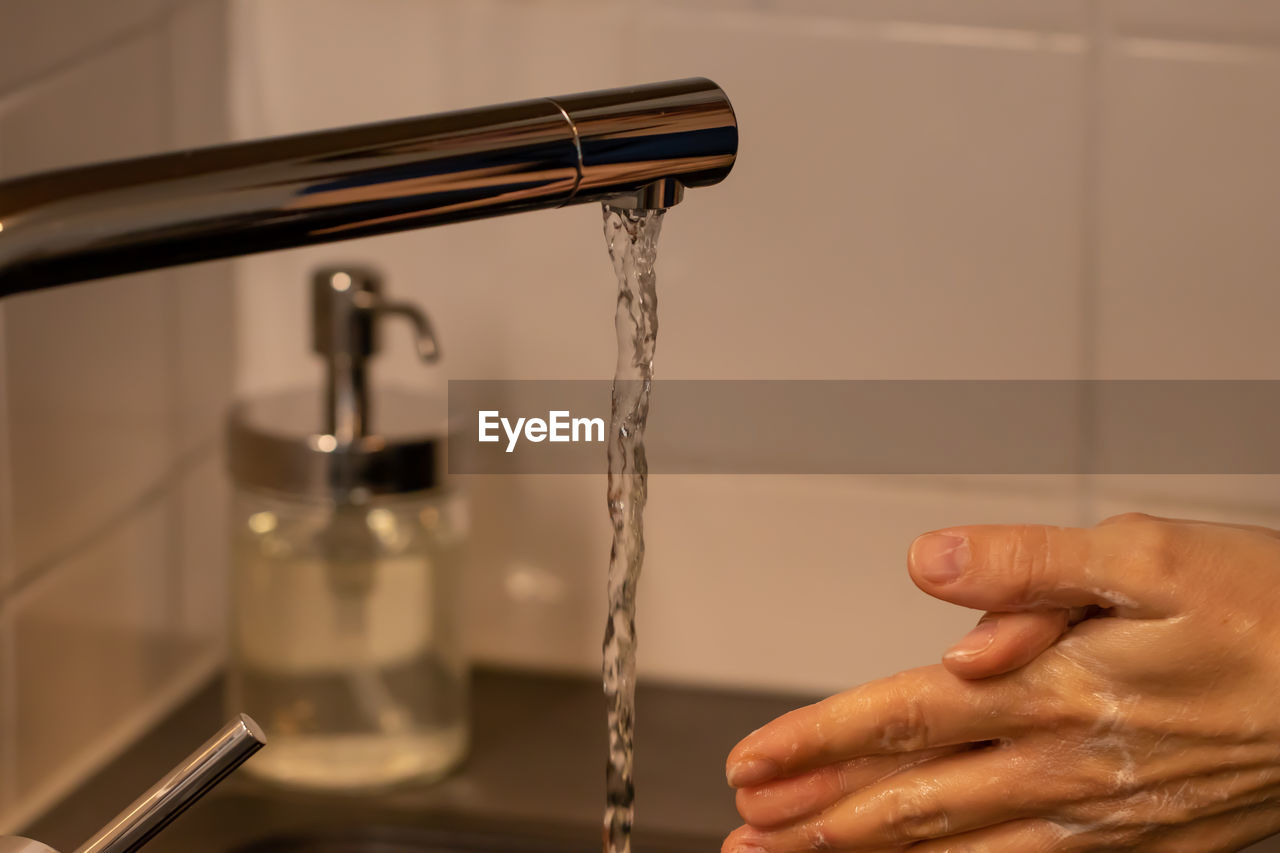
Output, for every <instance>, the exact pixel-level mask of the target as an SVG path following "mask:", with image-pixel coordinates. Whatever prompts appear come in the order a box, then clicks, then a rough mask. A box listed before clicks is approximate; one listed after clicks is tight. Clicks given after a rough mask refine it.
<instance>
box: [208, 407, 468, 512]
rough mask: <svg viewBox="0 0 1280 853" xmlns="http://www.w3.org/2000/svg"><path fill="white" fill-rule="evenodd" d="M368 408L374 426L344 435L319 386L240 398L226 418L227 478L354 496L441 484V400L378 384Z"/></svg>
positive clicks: (282, 489) (329, 496) (311, 493)
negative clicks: (331, 427) (336, 431)
mask: <svg viewBox="0 0 1280 853" xmlns="http://www.w3.org/2000/svg"><path fill="white" fill-rule="evenodd" d="M369 414H370V415H371V416H372V421H373V427H374V430H375V431H374V432H372V433H370V434H366V435H362V436H359V437H357V438H354V439H352V440H351V441H349V442H346V443H342V442H339V441H338V439H337V438H335V437H334V435H333V434H332V433H330V432H328V431H326V429H325V427H324V424H325V418H326V414H325V396H324V395H323V394H321V393H317V392H314V391H295V392H287V393H283V394H273V395H271V396H268V397H261V398H257V399H253V400H246V401H244V402H241V403H239V404H237V405H236V406H235V407H234V408H233V409H232V411H231V417H230V419H229V423H228V426H227V439H228V444H227V450H228V462H229V465H230V468H231V476H232V479H233V480H234V481H235V482H236V483H238V484H240V485H245V486H250V487H253V488H258V489H264V490H267V491H271V492H278V493H280V494H283V495H291V496H298V497H306V498H313V499H317V500H340V501H344V502H355V503H358V502H360V501H362V500H364V499H366V498H368V497H371V496H374V495H392V494H403V493H406V492H419V491H425V490H428V489H435V488H439V487H440V486H441V485H443V483H444V472H445V453H446V451H447V444H448V437H447V432H448V430H447V426H446V423H447V412H446V411H445V407H444V405H443V404H442V403H441V402H439V401H435V400H432V399H430V398H425V397H420V396H417V395H412V394H406V393H402V392H395V391H386V392H378V393H375V394H373V397H372V399H371V400H370V401H369Z"/></svg>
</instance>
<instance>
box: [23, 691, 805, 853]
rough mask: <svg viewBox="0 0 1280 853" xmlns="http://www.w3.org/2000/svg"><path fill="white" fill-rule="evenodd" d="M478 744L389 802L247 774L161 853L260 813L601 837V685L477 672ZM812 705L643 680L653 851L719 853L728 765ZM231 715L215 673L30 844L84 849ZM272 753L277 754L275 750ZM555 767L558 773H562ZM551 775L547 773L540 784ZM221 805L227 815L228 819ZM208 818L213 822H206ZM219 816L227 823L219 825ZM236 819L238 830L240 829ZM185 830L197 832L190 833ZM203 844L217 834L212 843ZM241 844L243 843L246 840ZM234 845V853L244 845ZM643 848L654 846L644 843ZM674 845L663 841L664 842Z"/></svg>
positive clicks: (642, 820)
mask: <svg viewBox="0 0 1280 853" xmlns="http://www.w3.org/2000/svg"><path fill="white" fill-rule="evenodd" d="M473 695H474V700H473V728H474V738H475V744H474V747H473V751H472V755H471V756H470V758H469V760H468V762H467V763H466V764H465V765H464V766H463V767H462V768H461V769H460V770H459V771H458V772H457V773H456V774H455V775H454V776H451V777H450V778H448V779H446V780H444V781H443V782H441V783H438V784H437V785H435V786H430V787H424V788H421V789H414V788H406V789H401V790H394V791H391V792H388V793H386V794H384V795H373V796H360V797H343V796H340V795H313V794H308V793H296V792H287V791H280V790H279V789H275V788H271V787H269V786H266V785H264V784H262V783H259V782H256V781H255V780H253V779H251V778H246V774H244V773H237V774H235V775H234V776H233V777H232V778H231V779H229V780H228V781H227V782H225V783H223V785H222V786H220V788H219V789H218V790H217V791H215V792H214V793H213V794H211V795H209V796H208V797H206V798H205V800H204V801H202V802H201V803H200V804H198V805H197V806H195V807H194V808H193V809H192V810H191V812H190V814H191V817H190V818H188V817H186V816H184V817H181V818H179V819H178V821H176V822H175V823H174V825H173V826H172V827H171V828H170V829H168V830H166V831H165V833H162V835H161V836H159V838H157V840H156V841H155V842H153V843H152V844H151V845H149V846H148V850H152V849H154V850H157V851H161V850H164V849H167V848H169V847H170V846H171V844H172V846H173V849H175V850H178V849H181V850H187V851H191V853H197V849H198V848H199V849H208V850H223V849H226V848H227V845H228V844H231V843H232V842H231V840H230V835H228V840H227V841H225V842H222V843H219V842H217V841H215V840H211V841H209V843H208V845H207V846H205V847H203V848H201V847H200V845H199V844H196V843H195V842H193V840H192V839H191V838H186V837H184V832H185V833H186V834H191V833H199V832H203V833H205V834H208V831H207V826H209V825H211V821H212V823H214V824H216V823H218V822H219V821H220V822H221V823H226V822H227V818H226V812H227V811H228V810H231V813H232V814H233V815H237V814H239V812H238V811H237V808H240V807H242V806H243V804H246V803H252V805H253V808H252V809H251V810H252V811H253V812H254V813H255V814H257V813H258V812H263V813H265V814H266V815H267V816H266V817H261V818H255V819H257V820H258V824H256V825H257V826H260V827H263V828H266V827H269V826H271V827H273V825H272V821H273V820H275V816H276V815H278V816H279V818H280V819H279V821H278V823H279V824H280V826H281V827H287V826H288V825H289V819H288V818H289V817H290V816H292V819H293V821H294V823H295V824H296V823H297V816H298V814H299V813H304V810H307V809H310V811H311V813H315V814H322V813H324V814H327V813H329V812H341V811H343V810H344V809H346V810H347V811H351V812H352V813H360V814H364V813H367V814H368V815H369V821H368V822H369V823H371V824H372V823H385V822H387V821H388V820H390V821H391V822H396V823H399V822H404V823H421V822H424V821H428V820H431V821H434V822H436V823H439V821H444V822H445V823H448V822H449V821H450V820H451V819H452V818H453V817H456V818H458V819H459V820H460V821H462V822H464V823H465V822H466V821H467V820H471V821H473V822H476V821H478V822H481V823H483V824H485V825H489V824H496V825H502V824H504V823H509V824H511V825H512V826H519V827H526V828H527V827H533V826H537V825H539V824H542V825H545V826H546V827H547V828H548V831H549V832H551V834H552V835H554V834H555V831H556V828H557V827H560V828H564V827H583V826H590V827H592V828H593V830H592V831H598V826H599V815H600V814H601V812H602V809H603V804H604V782H603V776H604V773H603V770H604V764H605V757H606V752H605V730H604V699H603V696H602V695H601V693H600V686H599V680H598V678H595V677H592V676H588V675H583V674H572V673H565V672H546V671H537V670H523V669H498V668H493V667H477V668H475V670H474V671H473ZM812 699H813V697H812V696H803V695H794V694H779V693H769V692H764V691H754V690H731V689H723V688H703V687H695V686H691V685H688V684H672V683H663V682H652V681H648V680H642V681H641V683H640V685H639V687H638V689H637V729H636V744H637V746H636V749H637V752H636V767H637V769H636V774H637V821H636V832H637V841H638V844H639V842H640V841H641V840H642V839H644V838H646V837H647V836H648V837H654V838H657V837H663V838H667V839H683V840H684V841H683V843H675V842H673V843H672V844H671V845H668V846H670V847H671V849H700V848H701V849H706V847H705V845H706V844H708V843H711V842H712V841H715V842H716V843H717V844H718V840H719V839H720V838H722V837H723V835H724V833H725V832H726V831H727V830H728V829H730V828H732V827H733V826H734V825H736V824H737V817H736V814H734V811H733V807H732V792H731V791H730V789H729V788H728V786H727V785H726V784H725V782H724V779H723V761H724V756H725V755H726V754H727V752H728V750H729V748H731V747H732V745H733V743H735V742H736V741H737V740H738V739H739V738H741V737H742V736H743V735H745V734H747V733H748V732H750V731H751V730H752V729H754V728H756V727H758V726H759V725H761V724H763V723H764V722H766V721H768V720H769V719H772V718H773V717H775V716H777V715H778V714H780V713H783V712H785V711H786V710H789V709H790V708H794V707H796V706H797V705H801V704H805V703H807V702H809V701H812ZM223 717H224V711H223V700H222V680H221V677H215V678H214V679H213V680H211V681H209V682H208V683H206V684H205V685H204V686H203V687H202V688H200V689H199V690H197V691H196V692H195V693H194V694H193V695H192V696H191V697H190V698H189V699H188V700H187V701H185V702H183V703H182V704H181V705H179V706H178V707H177V708H176V709H175V710H174V711H173V712H172V713H170V714H169V715H168V716H167V717H165V718H164V719H163V720H162V721H161V722H160V723H159V724H158V725H157V726H156V727H155V728H154V729H152V730H151V732H150V733H149V734H148V735H147V736H146V737H144V738H143V739H142V740H141V741H139V742H138V743H136V744H134V745H133V746H131V747H130V748H128V749H127V750H125V752H124V753H123V754H121V755H120V756H119V757H118V758H117V759H115V760H114V761H112V762H111V763H110V764H108V765H107V766H106V767H104V768H103V769H102V770H101V771H100V772H98V773H97V774H95V775H94V776H93V777H91V778H90V779H88V780H86V781H85V782H84V783H82V784H81V785H80V786H79V787H78V788H76V790H75V791H74V792H73V793H71V794H70V795H69V796H68V797H66V798H65V799H64V800H63V801H62V802H60V803H59V804H57V805H56V806H54V807H53V808H52V809H50V810H49V811H48V812H46V813H45V814H44V815H42V816H41V817H39V818H38V819H36V820H35V821H33V822H32V823H31V824H30V825H29V826H27V827H26V828H25V830H23V834H24V835H27V836H29V837H31V838H35V839H38V840H40V841H43V842H44V843H46V844H50V845H51V846H53V847H54V848H55V849H61V850H73V849H75V848H77V847H78V846H79V845H80V844H81V843H82V842H83V841H84V840H85V839H87V838H88V837H89V836H90V835H91V834H92V833H93V832H95V831H97V830H98V829H99V828H100V827H101V826H102V825H103V824H105V823H106V821H108V820H109V819H110V818H111V817H112V816H114V815H115V814H116V813H117V812H119V811H120V810H121V809H122V808H124V807H125V806H126V805H127V804H128V803H129V802H131V801H132V800H133V799H134V798H135V797H137V796H138V795H139V794H141V793H142V792H143V791H144V790H146V789H147V788H148V787H150V786H151V785H152V784H153V783H154V782H155V781H156V780H157V779H159V778H160V777H161V776H162V775H164V774H165V773H166V772H168V770H170V769H171V768H172V767H173V766H174V765H176V764H177V763H178V762H179V761H180V760H182V759H183V758H184V757H185V756H186V755H187V754H189V753H190V752H191V751H192V750H193V749H195V747H197V746H198V745H199V744H200V743H202V742H203V740H204V739H205V738H206V737H208V735H210V734H211V733H212V732H213V731H214V730H215V729H217V728H218V727H219V726H220V725H221V723H222V722H224V720H223ZM268 748H269V747H268ZM549 764H554V765H557V766H558V768H548V766H547V765H549ZM539 774H542V775H539ZM218 807H221V808H222V809H223V814H221V815H216V816H215V815H214V810H215V809H217V808H218ZM201 811H205V812H207V813H208V814H207V815H206V816H205V817H204V818H203V821H204V822H203V826H205V827H206V829H201V826H202V823H201V819H198V818H197V817H196V814H197V813H198V812H201ZM215 817H216V819H214V818H215ZM231 822H233V823H234V822H235V820H234V819H233V820H232V821H231ZM184 827H185V830H184ZM201 837H203V836H201ZM236 843H239V840H237V842H236ZM232 846H234V844H232ZM639 846H641V847H642V848H643V847H644V846H646V845H639ZM653 846H663V845H656V844H655V845H653Z"/></svg>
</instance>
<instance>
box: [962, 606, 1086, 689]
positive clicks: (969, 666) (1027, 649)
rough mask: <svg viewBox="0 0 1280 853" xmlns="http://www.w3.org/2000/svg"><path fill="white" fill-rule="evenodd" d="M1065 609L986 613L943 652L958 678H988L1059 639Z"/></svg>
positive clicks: (1033, 656) (1020, 663) (1030, 658)
mask: <svg viewBox="0 0 1280 853" xmlns="http://www.w3.org/2000/svg"><path fill="white" fill-rule="evenodd" d="M1068 616H1069V612H1068V611H1067V610H1061V609H1056V610H1029V611H1026V612H1023V613H988V614H987V615H985V616H983V617H982V619H981V620H979V622H978V625H977V627H975V628H974V629H973V630H972V631H970V632H969V633H968V634H966V635H965V636H964V637H963V638H961V640H960V642H958V643H956V644H955V645H954V646H952V647H951V649H950V650H949V651H948V652H947V653H946V654H945V655H943V656H942V664H943V666H945V667H946V668H947V669H948V670H950V671H951V673H952V674H953V675H956V676H959V677H960V678H990V677H991V676H993V675H1004V674H1005V673H1008V672H1013V671H1014V670H1015V669H1019V668H1021V667H1023V666H1026V665H1027V664H1028V663H1030V662H1031V661H1033V660H1035V659H1036V658H1037V657H1039V656H1040V654H1041V653H1042V652H1044V651H1045V650H1046V649H1048V648H1049V647H1050V646H1052V645H1053V644H1054V643H1056V642H1057V641H1058V638H1059V637H1061V636H1062V635H1063V634H1064V633H1065V632H1066V630H1067V627H1068Z"/></svg>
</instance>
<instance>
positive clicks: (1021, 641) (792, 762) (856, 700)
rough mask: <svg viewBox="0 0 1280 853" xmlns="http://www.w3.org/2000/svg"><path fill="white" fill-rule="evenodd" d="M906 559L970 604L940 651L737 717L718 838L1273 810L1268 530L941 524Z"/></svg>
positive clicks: (1274, 608)
mask: <svg viewBox="0 0 1280 853" xmlns="http://www.w3.org/2000/svg"><path fill="white" fill-rule="evenodd" d="M908 566H909V569H910V572H911V576H912V578H913V580H914V581H915V582H916V584H917V585H918V586H919V587H920V588H921V589H923V590H924V591H925V592H927V593H929V594H930V595H933V596H936V597H938V598H941V599H943V600H945V601H949V602H952V603H954V604H959V605H963V606H966V607H972V608H976V609H979V610H985V611H987V614H986V615H985V616H984V617H983V619H982V621H981V622H980V623H979V625H978V627H977V628H975V629H974V631H972V632H971V633H970V634H969V635H968V636H967V637H965V638H964V639H962V640H961V641H960V642H959V643H958V644H957V645H956V646H954V647H953V648H952V649H951V650H950V651H949V652H948V653H947V654H946V655H945V656H944V658H943V661H942V663H941V664H938V665H934V666H927V667H922V668H920V669H914V670H910V671H907V672H902V673H899V674H897V675H894V676H891V677H889V678H886V679H882V680H879V681H874V682H871V683H869V684H865V685H863V686H861V687H857V688H855V689H853V690H849V691H847V692H844V693H840V694H838V695H835V696H832V697H830V698H828V699H825V700H823V701H821V702H818V703H817V704H814V705H810V706H808V707H804V708H800V709H798V710H795V711H792V712H790V713H788V714H785V715H784V716H782V717H779V718H778V719H776V720H774V721H773V722H771V723H769V724H768V725H766V726H764V727H763V728H761V729H759V730H758V731H755V732H753V733H751V734H750V735H748V736H747V737H746V738H744V739H743V740H742V741H741V742H740V743H739V744H738V745H737V746H736V747H735V748H734V749H733V751H732V752H731V753H730V755H729V759H728V763H727V768H726V773H727V777H728V781H729V784H730V785H732V786H733V787H735V788H737V804H738V810H739V812H740V813H741V814H742V817H743V818H744V820H745V821H746V824H745V825H744V826H742V827H740V828H739V829H737V830H735V831H734V832H733V833H731V834H730V835H729V837H728V838H727V839H726V840H725V842H724V847H723V850H724V853H792V851H795V853H799V851H805V850H812V849H823V850H842V851H896V850H907V849H909V850H911V851H914V853H941V851H956V850H981V851H984V853H1004V851H1008V853H1027V851H1102V850H1142V851H1180V853H1191V851H1211V850H1212V851H1217V850H1238V849H1240V848H1241V847H1244V846H1246V845H1248V844H1250V843H1252V842H1254V841H1257V840H1259V839H1261V838H1265V837H1267V836H1268V835H1271V834H1273V833H1276V832H1280V618H1277V615H1276V614H1278V613H1280V532H1277V531H1275V530H1271V529H1268V528H1264V527H1250V526H1244V525H1227V524H1211V523H1204V522H1195V521H1184V520H1179V519H1166V518H1155V517H1151V516H1145V515H1123V516H1117V517H1115V518H1110V519H1107V520H1106V521H1104V522H1102V523H1101V524H1099V525H1098V526H1096V527H1093V528H1086V529H1063V528H1053V527H1043V526H1032V525H1019V526H971V527H958V528H951V529H948V530H944V531H938V532H935V533H929V534H926V535H924V536H922V537H920V538H919V539H917V540H916V541H915V543H914V544H913V545H912V547H911V551H910V555H909V557H908Z"/></svg>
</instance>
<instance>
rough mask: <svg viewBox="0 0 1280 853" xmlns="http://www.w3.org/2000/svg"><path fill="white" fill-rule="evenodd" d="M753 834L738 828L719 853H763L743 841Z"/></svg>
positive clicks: (887, 852)
mask: <svg viewBox="0 0 1280 853" xmlns="http://www.w3.org/2000/svg"><path fill="white" fill-rule="evenodd" d="M752 832H754V830H752V829H751V827H749V826H740V827H738V828H737V829H735V830H734V831H733V832H731V833H729V835H728V837H726V838H725V840H724V843H722V844H721V845H720V853H765V851H762V850H761V848H759V847H757V846H755V845H754V844H753V843H752V842H751V841H748V840H745V839H747V838H749V837H750V835H751V834H752ZM906 850H907V848H906V847H880V848H877V849H875V850H865V851H859V853H904V851H906Z"/></svg>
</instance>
